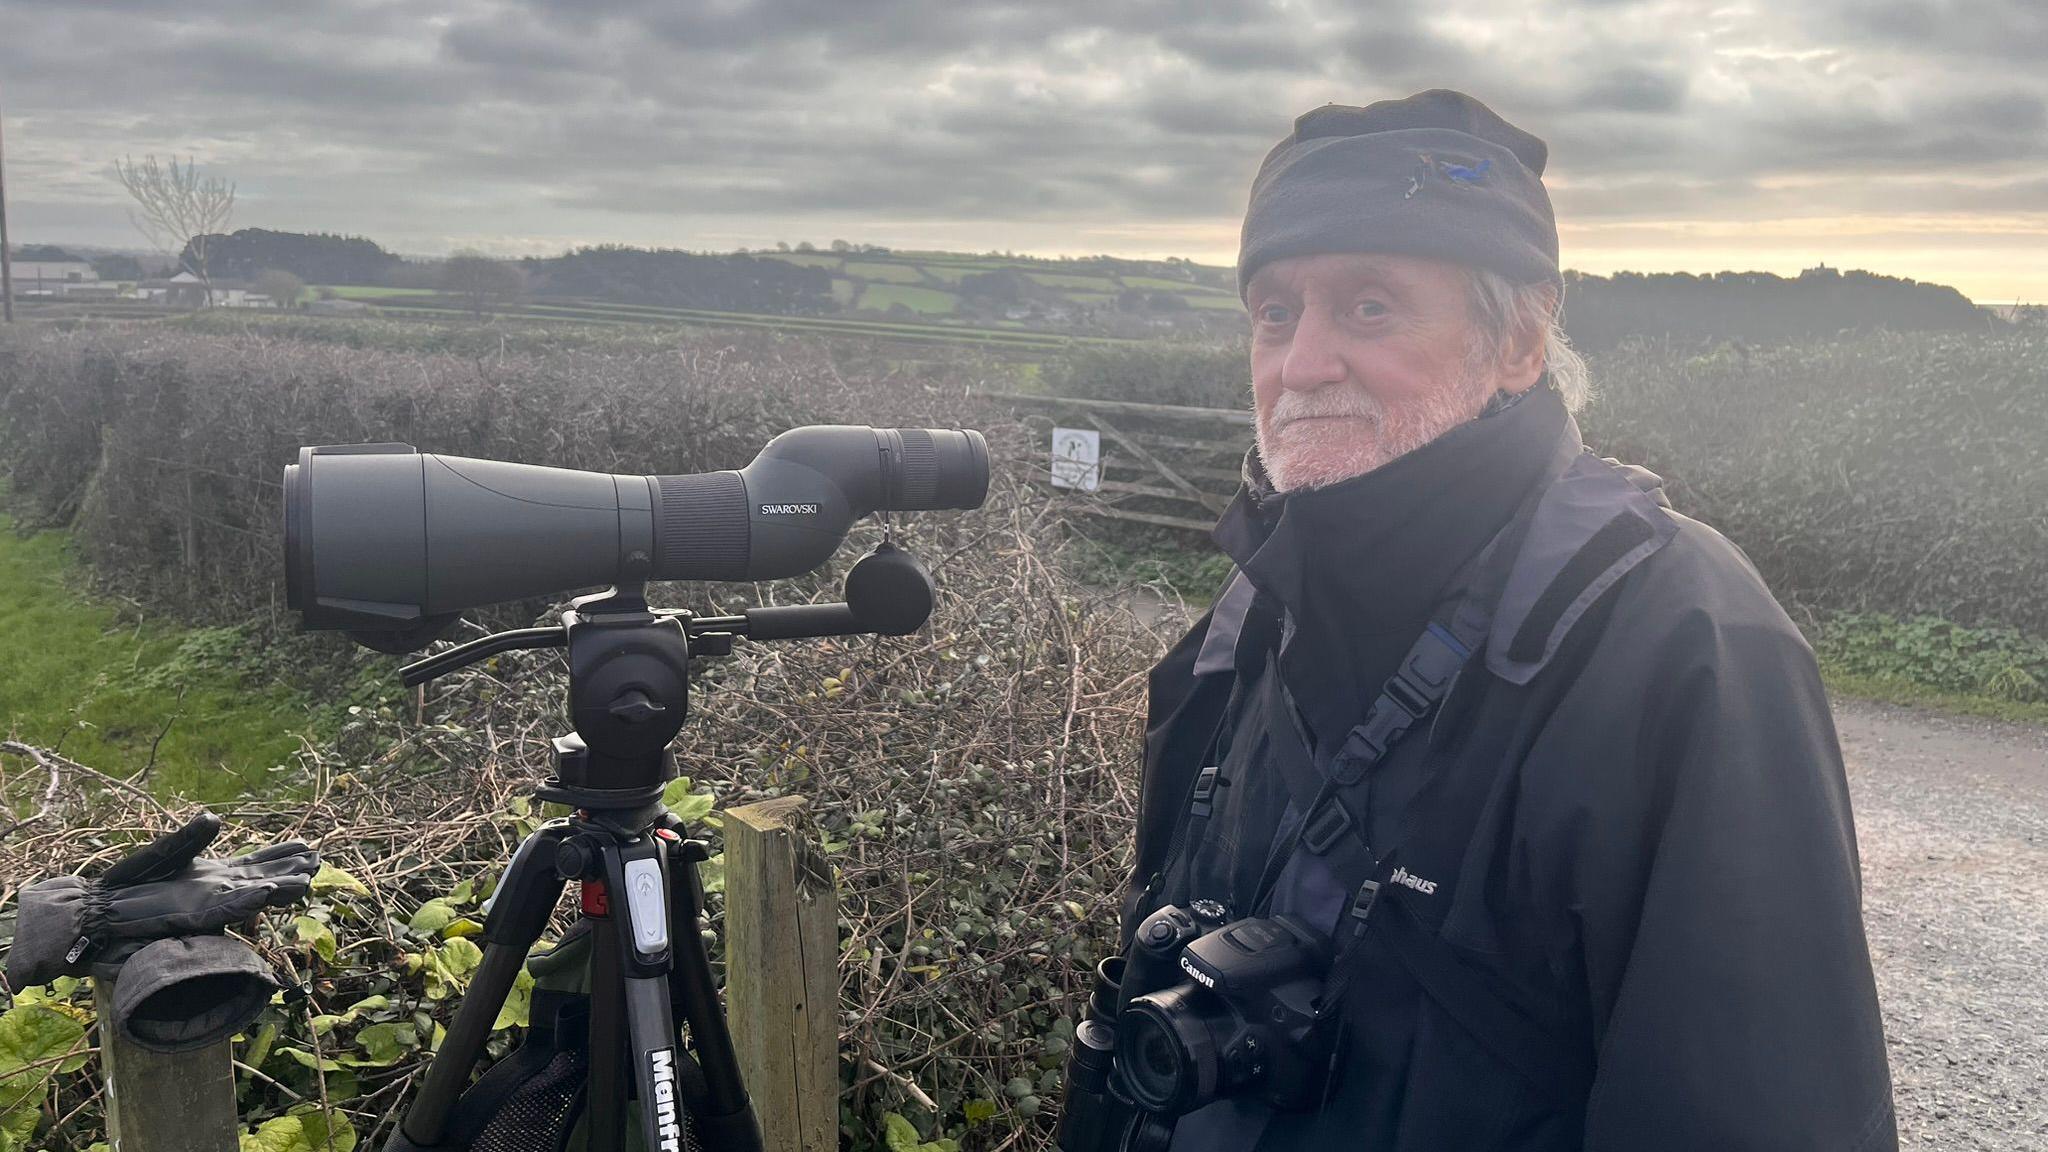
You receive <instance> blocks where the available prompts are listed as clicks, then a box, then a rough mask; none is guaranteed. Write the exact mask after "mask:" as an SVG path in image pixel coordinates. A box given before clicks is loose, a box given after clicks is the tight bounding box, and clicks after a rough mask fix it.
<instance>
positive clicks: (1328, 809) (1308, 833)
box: [1301, 796, 1351, 856]
mask: <svg viewBox="0 0 2048 1152" xmlns="http://www.w3.org/2000/svg"><path fill="white" fill-rule="evenodd" d="M1350 830H1351V813H1349V812H1346V811H1345V810H1344V805H1342V804H1340V803H1338V802H1337V798H1336V797H1334V796H1332V797H1330V798H1328V799H1326V800H1324V801H1323V802H1322V803H1321V804H1319V805H1317V806H1316V808H1315V810H1314V811H1312V812H1310V813H1309V814H1308V817H1307V818H1306V819H1305V820H1303V821H1302V825H1301V846H1302V847H1304V848H1306V849H1308V850H1309V851H1310V852H1313V853H1315V854H1316V855H1318V856H1321V855H1322V854H1323V853H1325V852H1328V851H1329V850H1330V848H1331V847H1332V846H1333V845H1335V844H1336V843H1337V841H1338V840H1340V839H1342V838H1343V836H1344V834H1345V833H1346V832H1349V831H1350Z"/></svg>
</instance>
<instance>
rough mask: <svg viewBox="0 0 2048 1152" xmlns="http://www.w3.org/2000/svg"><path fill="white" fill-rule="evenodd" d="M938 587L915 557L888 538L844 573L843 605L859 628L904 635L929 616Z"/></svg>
mask: <svg viewBox="0 0 2048 1152" xmlns="http://www.w3.org/2000/svg"><path fill="white" fill-rule="evenodd" d="M937 600H938V586H937V585H935V584H933V583H932V574H931V573H930V572H928V571H926V570H925V566H924V565H923V564H922V563H920V562H919V561H918V559H917V557H915V556H912V555H911V554H910V553H908V552H905V551H904V550H903V549H901V548H898V547H897V546H896V545H894V544H892V543H890V542H889V541H887V540H884V541H882V542H881V543H880V544H877V545H875V548H874V551H872V552H869V553H868V554H867V555H865V556H863V557H861V558H860V559H859V560H857V561H855V562H854V565H853V568H852V570H850V571H848V572H847V574H846V606H847V607H848V608H850V609H852V610H853V618H854V619H855V620H858V621H859V622H860V626H861V627H862V628H865V629H868V630H869V631H872V632H879V633H881V634H882V635H884V636H907V635H909V634H910V633H912V632H915V631H917V630H918V629H919V628H921V627H923V626H924V622H925V621H926V620H928V619H930V618H931V614H932V605H933V604H934V603H935V602H936V601H937Z"/></svg>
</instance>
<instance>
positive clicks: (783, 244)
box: [775, 240, 789, 252]
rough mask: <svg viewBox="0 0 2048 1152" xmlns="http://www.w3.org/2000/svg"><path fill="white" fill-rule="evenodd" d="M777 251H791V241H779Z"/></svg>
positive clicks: (776, 245)
mask: <svg viewBox="0 0 2048 1152" xmlns="http://www.w3.org/2000/svg"><path fill="white" fill-rule="evenodd" d="M775 250H776V251H777V252H787V251H789V241H787V240H777V241H776V242H775Z"/></svg>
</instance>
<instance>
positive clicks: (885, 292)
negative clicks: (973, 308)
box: [855, 284, 960, 316]
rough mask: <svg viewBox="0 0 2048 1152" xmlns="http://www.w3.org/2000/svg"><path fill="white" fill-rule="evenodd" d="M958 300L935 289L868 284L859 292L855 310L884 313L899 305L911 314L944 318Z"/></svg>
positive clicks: (903, 285) (907, 285) (950, 294)
mask: <svg viewBox="0 0 2048 1152" xmlns="http://www.w3.org/2000/svg"><path fill="white" fill-rule="evenodd" d="M959 302H960V298H959V297H957V296H955V295H953V294H952V293H951V292H944V291H941V290H939V289H937V288H919V287H915V286H913V285H909V284H870V285H868V286H867V287H866V288H865V289H863V290H862V291H861V294H860V302H859V303H858V304H856V305H855V307H857V308H867V309H872V310H874V311H876V312H886V311H888V310H889V306H890V305H891V304H901V305H903V306H905V307H907V308H909V309H910V310H911V311H913V312H922V313H924V314H925V315H927V316H944V315H947V314H948V313H950V312H952V311H953V308H954V307H955V306H956V305H957V304H959Z"/></svg>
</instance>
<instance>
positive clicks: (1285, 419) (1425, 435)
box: [1246, 252, 1512, 492]
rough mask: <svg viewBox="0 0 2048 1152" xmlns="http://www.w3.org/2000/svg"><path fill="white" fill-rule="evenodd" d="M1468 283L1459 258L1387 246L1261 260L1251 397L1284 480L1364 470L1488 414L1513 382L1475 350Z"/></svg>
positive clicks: (1280, 482)
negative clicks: (1397, 252)
mask: <svg viewBox="0 0 2048 1152" xmlns="http://www.w3.org/2000/svg"><path fill="white" fill-rule="evenodd" d="M1466 282H1467V281H1466V275H1465V272H1464V270H1463V269H1461V268H1459V267H1458V266H1456V265H1453V264H1447V263H1444V262H1442V261H1438V260H1424V259H1417V258H1415V257H1409V256H1390V255H1381V254H1378V253H1352V252H1343V253H1327V254H1320V255H1314V256H1295V257H1290V258H1288V259H1284V260H1275V261H1273V262H1272V263H1270V264H1267V265H1265V266H1263V267H1261V268H1260V269H1259V270H1258V272H1257V273H1256V274H1255V275H1254V276H1253V277H1252V280H1251V284H1250V288H1249V291H1248V292H1247V294H1246V299H1247V303H1248V304H1249V306H1250V309H1251V320H1252V401H1253V406H1254V408H1255V409H1256V413H1257V417H1258V420H1257V425H1258V443H1259V458H1260V460H1261V461H1262V462H1263V463H1264V465H1265V468H1266V475H1267V478H1268V479H1270V480H1271V481H1272V482H1273V486H1274V487H1275V488H1277V489H1279V490H1280V491H1283V492H1284V491H1289V490H1292V489H1297V488H1320V487H1323V486H1325V485H1329V484H1335V483H1337V482H1339V481H1342V480H1348V479H1350V478H1352V477H1354V476H1360V475H1363V474H1365V473H1367V472H1370V471H1372V470H1373V469H1375V468H1378V467H1380V466H1381V465H1383V464H1385V463H1387V462H1388V461H1390V460H1393V459H1394V458H1395V457H1397V456H1401V455H1404V454H1406V453H1408V452H1412V451H1414V450H1415V449H1417V448H1420V447H1422V446H1423V445H1424V444H1427V443H1429V442H1430V441H1431V440H1434V439H1436V438H1437V437H1439V436H1441V435H1443V434H1444V433H1445V432H1448V431H1450V430H1451V429H1452V428H1455V427H1457V426H1458V425H1459V424H1462V423H1464V422H1465V421H1467V420H1470V419H1472V418H1473V417H1474V416H1477V415H1478V414H1479V410H1480V409H1481V408H1483V407H1484V406H1485V404H1486V401H1487V399H1488V397H1490V396H1492V395H1493V393H1494V391H1495V390H1496V389H1497V388H1499V387H1501V386H1502V383H1503V381H1502V379H1501V377H1502V372H1501V370H1500V368H1499V367H1498V366H1497V365H1487V364H1483V363H1478V362H1475V360H1474V358H1473V356H1472V354H1471V350H1472V347H1473V341H1472V339H1471V337H1472V325H1471V320H1470V317H1469V316H1468V314H1467V308H1466V303H1465V293H1466ZM1510 386H1511V387H1512V385H1510Z"/></svg>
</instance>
